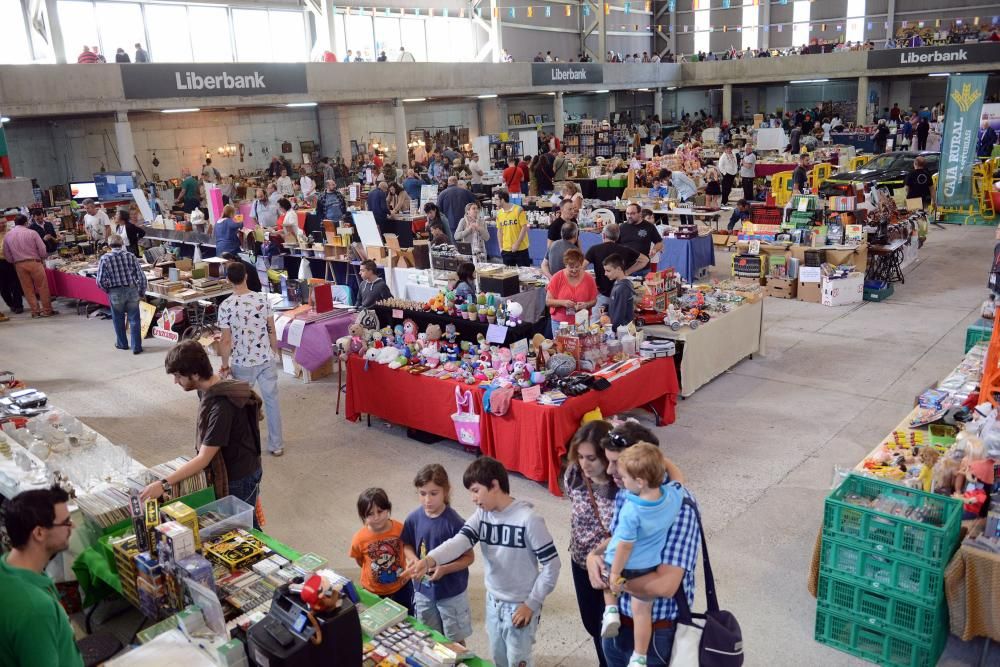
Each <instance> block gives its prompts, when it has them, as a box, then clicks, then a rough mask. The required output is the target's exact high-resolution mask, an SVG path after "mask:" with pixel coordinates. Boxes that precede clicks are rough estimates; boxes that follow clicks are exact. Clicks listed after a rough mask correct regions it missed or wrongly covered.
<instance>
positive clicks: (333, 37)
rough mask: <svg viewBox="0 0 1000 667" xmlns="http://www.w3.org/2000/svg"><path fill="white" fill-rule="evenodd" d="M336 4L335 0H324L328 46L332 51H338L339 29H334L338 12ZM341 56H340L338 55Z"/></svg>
mask: <svg viewBox="0 0 1000 667" xmlns="http://www.w3.org/2000/svg"><path fill="white" fill-rule="evenodd" d="M335 8H336V6H335V5H334V0H323V18H325V19H326V32H327V43H328V45H329V46H328V48H329V49H330V51H331V52H332V53H337V47H338V46H340V45H339V44H337V31H336V29H334V25H336V23H335V20H334V19H335V17H336V16H337V13H336V12H335V11H334V10H335ZM337 57H338V58H340V56H337Z"/></svg>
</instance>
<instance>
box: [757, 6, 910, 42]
mask: <svg viewBox="0 0 1000 667" xmlns="http://www.w3.org/2000/svg"><path fill="white" fill-rule="evenodd" d="M889 2H892V0H889ZM760 5H761V10H760V26H758V28H757V35H758V39H759V40H760V48H762V49H768V48H770V46H769V45H770V43H771V0H761V2H760Z"/></svg>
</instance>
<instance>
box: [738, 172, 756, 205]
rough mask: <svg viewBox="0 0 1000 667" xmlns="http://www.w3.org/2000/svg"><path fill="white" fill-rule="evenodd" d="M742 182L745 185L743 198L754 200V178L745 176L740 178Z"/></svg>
mask: <svg viewBox="0 0 1000 667" xmlns="http://www.w3.org/2000/svg"><path fill="white" fill-rule="evenodd" d="M740 183H741V185H743V198H744V199H746V200H747V201H753V179H752V178H750V177H749V176H744V177H743V178H741V179H740Z"/></svg>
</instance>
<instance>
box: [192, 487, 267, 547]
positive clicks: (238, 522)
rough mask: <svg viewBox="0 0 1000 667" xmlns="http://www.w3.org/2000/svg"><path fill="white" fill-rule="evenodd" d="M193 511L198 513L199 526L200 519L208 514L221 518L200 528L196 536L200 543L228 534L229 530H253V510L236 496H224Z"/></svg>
mask: <svg viewBox="0 0 1000 667" xmlns="http://www.w3.org/2000/svg"><path fill="white" fill-rule="evenodd" d="M195 511H196V512H197V513H198V524H199V526H201V517H203V516H205V515H206V514H208V513H209V512H212V513H214V514H217V515H220V516H221V517H222V519H221V520H219V521H217V522H216V523H213V524H210V525H207V526H201V529H200V530H199V531H198V534H199V535H200V536H201V541H202V542H204V541H205V540H210V539H212V538H213V537H218V536H219V535H222V534H223V533H228V532H229V531H230V530H236V529H237V528H243V529H244V530H250V529H252V528H253V512H254V508H253V507H252V506H250V505H247V504H246V503H245V502H243V501H242V500H240V499H239V498H237V497H236V496H226V497H225V498H220V499H219V500H216V501H215V502H211V503H208V504H207V505H202V506H201V507H199V508H198V509H197V510H195Z"/></svg>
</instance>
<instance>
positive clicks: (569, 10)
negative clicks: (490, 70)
mask: <svg viewBox="0 0 1000 667" xmlns="http://www.w3.org/2000/svg"><path fill="white" fill-rule="evenodd" d="M776 1H777V4H779V5H787V4H788V1H789V0H776ZM716 2H718V4H717V5H715V3H716ZM810 2H815V0H810ZM759 3H760V0H753V6H754V7H758V6H759ZM713 5H715V6H713ZM560 6H562V8H563V16H566V17H572V16H573V15H574V9H575V11H576V12H579V13H580V14H582V15H583V16H584V17H585V18H587V17H590V15H591V7H590V4H584V5H583V6H582V7H576V8H574V6H572V5H560ZM639 7H641V9H638V8H639ZM652 7H653V3H652V2H650V1H649V0H644V1H639V2H631V1H628V2H624V3H623V4H621V5H612V4H611V3H610V2H605V3H603V9H604V14H605V16H610V15H611V12H612V11H615V12H621V13H623V14H625V15H626V16H631V15H633V14H635V13H645V14H650V15H652ZM743 7H744V5H743V2H742V0H736V4H735V6H733V2H732V0H691V10H692V12H698V11H705V10H710V9H737V8H738V9H743ZM333 9H334V11H336V12H341V13H345V14H354V15H360V16H365V15H370V16H371V17H372V18H378V17H380V16H384V17H429V18H434V17H441V18H459V19H464V18H472V17H473V16H475V17H476V18H489V17H490V14H489V9H487V10H486V11H485V12H484V11H483V8H482V7H477V8H476V9H475V10H473V13H471V14H467V13H466V10H465V8H459V9H458V10H454V9H452V10H449V9H448V8H446V7H445V8H441V9H435V8H433V7H425V8H421V7H413V8H406V7H399V8H393V7H384V8H379V7H371V8H367V7H341V8H338V7H334V8H333ZM667 10H668V11H669V12H671V13H673V12H675V11H676V10H677V2H676V0H668V1H667ZM687 14H690V12H688V13H687ZM520 16H523V17H526V18H529V19H534V18H536V17H544V18H551V17H552V5H547V4H534V5H504V6H502V7H500V6H497V7H494V8H493V12H492V17H493V18H501V17H509V18H512V19H516V18H518V17H520ZM862 20H864V19H863V17H858V18H857V19H848V20H847V22H848V23H850V22H851V21H862ZM985 20H986V19H985V17H983V18H982V22H981V17H979V16H973V17H970V18H959V19H955V18H952V19H946V20H945V21H944V22H942V20H941V19H934V20H933V21H901V22H900V27H902V28H903V29H907V28H917V29H920V30H923V29H925V28H931V27H934V28H941V27H942V25H943V26H944V27H948V28H954V29H962V28H968V27H979V26H981V25H987V26H1000V16H993V17H991V18H990V23H988V24H986V23H985ZM875 24H876V22H874V21H866V22H865V25H866V28H867V31H868V32H871V31H872V30H873V29H874V27H875ZM801 25H808V28H809V31H810V32H820V33H826V32H844V30H845V22H844V21H841V22H839V23H827V22H825V21H803V22H792V21H788V22H785V23H771V24H769V25H753V24H751V25H744V24H743V23H742V22H740V23H739V24H733V25H729V24H723V25H710V26H708V27H702V28H699V27H697V26H695V25H694V24H693V23H692V24H683V25H676V26H671V25H670V24H669V23H662V24H660V23H650V24H647V25H640V24H638V23H633V24H629V25H619V26H608V27H609V28H615V27H617V28H618V29H620V30H623V31H632V32H658V33H664V32H666V33H669V32H671V31H673V30H676V32H677V33H683V34H695V33H700V32H709V33H711V32H724V33H726V32H730V31H732V32H737V33H739V32H742V31H743V30H763V31H764V32H769V31H770V30H771V29H774V31H775V32H783V30H784V28H785V26H794V27H798V26H801ZM882 27H883V28H884V29H885V30H889V29H890V26H889V23H888V22H887V21H884V22H882Z"/></svg>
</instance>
